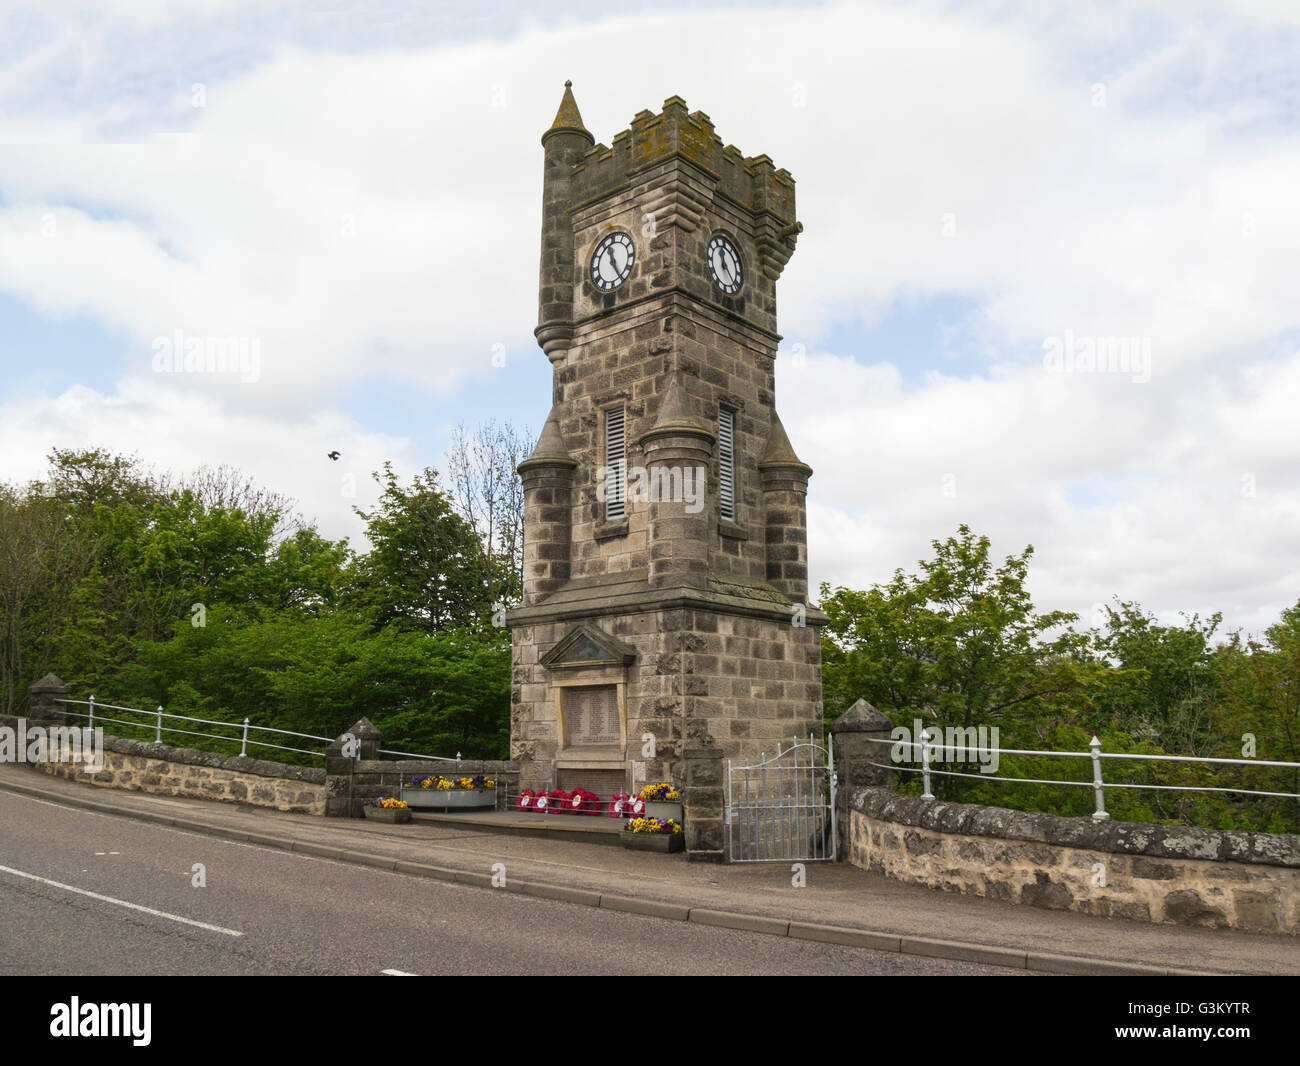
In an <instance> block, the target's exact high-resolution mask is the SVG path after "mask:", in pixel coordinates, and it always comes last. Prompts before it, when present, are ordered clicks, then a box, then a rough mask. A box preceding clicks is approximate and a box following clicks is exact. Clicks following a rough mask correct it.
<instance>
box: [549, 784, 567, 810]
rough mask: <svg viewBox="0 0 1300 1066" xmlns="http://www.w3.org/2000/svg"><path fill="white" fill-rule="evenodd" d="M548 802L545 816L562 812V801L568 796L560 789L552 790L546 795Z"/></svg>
mask: <svg viewBox="0 0 1300 1066" xmlns="http://www.w3.org/2000/svg"><path fill="white" fill-rule="evenodd" d="M546 795H547V797H548V799H549V800H550V802H548V803H547V804H546V813H547V814H556V813H559V812H560V811H563V810H564V801H565V800H567V799H568V798H569V794H568V793H567V792H565V791H564V789H562V788H553V789H551V791H550V792H548V793H547V794H546Z"/></svg>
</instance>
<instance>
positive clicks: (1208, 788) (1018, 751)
mask: <svg viewBox="0 0 1300 1066" xmlns="http://www.w3.org/2000/svg"><path fill="white" fill-rule="evenodd" d="M865 739H868V740H870V741H871V742H872V743H873V744H888V745H890V746H891V747H895V746H898V747H905V748H908V749H910V750H911V751H912V753H913V759H914V760H915V753H916V750H917V749H920V763H921V765H920V769H919V770H916V769H913V767H911V766H906V765H901V764H900V763H897V762H891V763H878V762H873V763H871V764H870V765H872V766H878V767H880V768H881V769H885V770H902V771H909V772H912V773H918V772H919V773H920V774H921V782H922V790H921V798H922V799H926V800H932V799H934V793H933V792H932V791H931V788H930V779H931V777H933V776H935V775H940V776H943V777H969V778H973V779H975V780H977V781H1006V782H1008V783H1011V784H1023V785H1066V786H1069V787H1074V788H1091V789H1092V790H1093V796H1094V799H1095V803H1096V809H1095V810H1094V811H1093V814H1092V816H1093V818H1095V819H1096V820H1098V821H1104V820H1106V819H1108V818H1109V817H1110V815H1109V814H1107V813H1106V789H1108V788H1133V789H1150V790H1153V791H1165V792H1233V793H1238V794H1240V795H1246V796H1272V797H1276V798H1280V799H1300V793H1295V792H1266V791H1264V790H1262V789H1251V788H1226V787H1220V786H1212V785H1147V784H1137V783H1133V782H1128V781H1111V782H1106V781H1105V780H1104V779H1103V777H1102V772H1101V766H1102V760H1103V759H1132V760H1137V761H1142V762H1176V763H1209V764H1218V765H1228V766H1274V767H1282V768H1284V769H1292V770H1297V769H1300V763H1294V762H1274V761H1271V760H1267V759H1221V758H1211V757H1209V756H1205V757H1201V756H1194V755H1141V754H1136V753H1130V752H1122V751H1102V750H1101V741H1100V740H1098V739H1097V738H1096V737H1095V736H1094V737H1093V738H1092V740H1091V741H1090V742H1089V745H1088V750H1087V751H1034V750H1031V749H1025V748H999V747H993V746H989V745H979V744H974V745H951V744H943V743H941V742H940V741H938V740H936V739H934V738H932V737H931V736H930V731H929V730H928V729H922V730H921V733H920V736H919V738H918V740H894V739H884V738H877V737H868V738H865ZM958 751H962V752H966V753H968V754H969V753H972V752H973V753H976V754H989V755H991V754H997V755H998V756H999V757H1001V756H1002V755H1045V756H1054V757H1057V758H1062V759H1091V760H1092V780H1091V781H1058V780H1051V779H1044V778H1038V777H1004V776H1001V775H999V774H984V773H979V774H968V773H961V772H960V771H957V770H936V769H935V768H934V767H933V766H931V762H932V761H933V759H934V757H935V755H936V754H939V753H942V754H943V756H944V757H945V758H946V757H947V755H948V753H949V752H952V753H954V754H955V753H956V752H958Z"/></svg>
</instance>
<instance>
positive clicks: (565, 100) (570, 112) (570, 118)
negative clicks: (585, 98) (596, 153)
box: [542, 81, 595, 144]
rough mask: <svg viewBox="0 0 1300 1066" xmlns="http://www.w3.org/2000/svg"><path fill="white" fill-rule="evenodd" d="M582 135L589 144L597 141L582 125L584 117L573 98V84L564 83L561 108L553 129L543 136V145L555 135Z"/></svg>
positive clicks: (552, 126) (557, 113) (557, 112)
mask: <svg viewBox="0 0 1300 1066" xmlns="http://www.w3.org/2000/svg"><path fill="white" fill-rule="evenodd" d="M561 132H564V133H580V134H582V135H583V136H584V137H586V138H587V141H588V143H592V142H594V141H595V138H594V137H592V135H591V133H590V131H589V130H588V129H587V127H586V126H584V125H583V124H582V115H581V113H580V112H579V111H578V101H577V100H575V99H574V98H573V82H571V81H566V82H565V83H564V96H562V97H561V98H560V108H559V110H558V111H556V112H555V121H554V122H552V123H551V128H550V129H548V130H547V131H546V133H544V134H543V135H542V143H543V144H545V143H546V139H547V138H548V137H549V136H550V135H551V134H553V133H561Z"/></svg>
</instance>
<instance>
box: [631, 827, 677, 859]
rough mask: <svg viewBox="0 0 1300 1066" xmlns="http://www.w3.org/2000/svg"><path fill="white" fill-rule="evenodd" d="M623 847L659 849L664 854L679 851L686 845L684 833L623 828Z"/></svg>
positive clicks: (637, 849) (644, 849)
mask: <svg viewBox="0 0 1300 1066" xmlns="http://www.w3.org/2000/svg"><path fill="white" fill-rule="evenodd" d="M619 836H620V837H622V838H623V847H625V848H631V849H632V850H633V851H659V852H663V853H665V854H668V853H671V852H674V851H681V850H682V849H683V848H685V847H686V834H685V833H633V832H630V831H629V830H626V829H625V830H623V832H621V833H620V834H619Z"/></svg>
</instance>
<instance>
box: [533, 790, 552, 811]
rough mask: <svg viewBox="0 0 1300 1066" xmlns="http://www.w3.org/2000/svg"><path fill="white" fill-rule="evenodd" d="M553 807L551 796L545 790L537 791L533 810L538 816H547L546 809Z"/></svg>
mask: <svg viewBox="0 0 1300 1066" xmlns="http://www.w3.org/2000/svg"><path fill="white" fill-rule="evenodd" d="M550 805H551V794H550V793H549V792H547V791H546V789H544V788H539V789H538V790H537V795H536V796H534V797H533V810H534V811H536V812H537V813H538V814H545V813H546V808H547V807H549V806H550Z"/></svg>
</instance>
